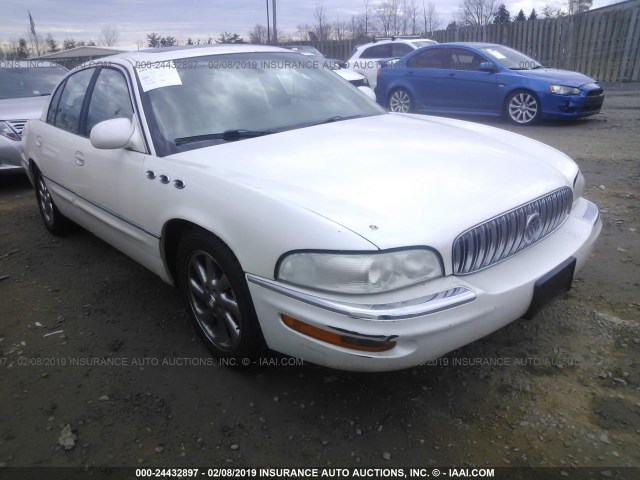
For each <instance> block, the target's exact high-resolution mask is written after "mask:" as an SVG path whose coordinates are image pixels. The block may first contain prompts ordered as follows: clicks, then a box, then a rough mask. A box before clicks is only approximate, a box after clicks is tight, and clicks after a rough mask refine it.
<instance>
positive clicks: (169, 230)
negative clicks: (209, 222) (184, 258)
mask: <svg viewBox="0 0 640 480" xmlns="http://www.w3.org/2000/svg"><path fill="white" fill-rule="evenodd" d="M192 231H200V232H204V233H206V234H208V235H212V236H214V237H215V238H216V239H217V240H218V241H220V242H221V243H222V244H224V246H225V247H226V248H227V249H228V250H229V252H231V254H232V255H233V256H234V258H235V259H236V261H237V262H238V264H240V261H239V260H238V257H237V255H236V254H235V253H234V251H233V250H232V249H231V247H229V244H228V243H227V242H225V241H224V239H222V238H220V236H219V235H216V234H215V233H214V232H212V231H211V230H208V229H206V228H204V227H202V226H200V225H198V224H197V223H194V222H192V221H190V220H185V219H182V218H172V219H171V220H168V221H167V222H166V223H165V224H164V227H163V228H162V235H161V237H160V253H161V255H162V261H163V262H164V266H165V270H166V271H167V275H168V277H169V279H170V280H171V282H172V283H173V284H174V285H175V284H176V273H177V272H176V267H177V265H176V263H177V262H176V260H177V256H178V246H179V245H180V241H181V240H182V238H184V236H185V235H186V234H187V233H189V232H192Z"/></svg>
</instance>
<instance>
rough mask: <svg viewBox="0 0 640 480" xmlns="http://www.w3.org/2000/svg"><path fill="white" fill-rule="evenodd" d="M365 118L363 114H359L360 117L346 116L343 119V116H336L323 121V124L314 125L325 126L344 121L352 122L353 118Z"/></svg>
mask: <svg viewBox="0 0 640 480" xmlns="http://www.w3.org/2000/svg"><path fill="white" fill-rule="evenodd" d="M363 116H364V115H362V114H358V115H348V116H346V117H343V116H342V115H335V116H333V117H329V118H327V119H326V120H323V121H321V122H318V123H314V124H313V125H323V124H325V123H333V122H341V121H343V120H351V119H353V118H361V117H363Z"/></svg>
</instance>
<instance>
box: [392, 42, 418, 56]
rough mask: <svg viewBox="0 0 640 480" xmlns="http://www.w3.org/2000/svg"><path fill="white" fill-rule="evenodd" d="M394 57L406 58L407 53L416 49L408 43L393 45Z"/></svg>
mask: <svg viewBox="0 0 640 480" xmlns="http://www.w3.org/2000/svg"><path fill="white" fill-rule="evenodd" d="M391 47H392V48H391V56H392V57H404V56H405V55H406V54H407V53H409V52H412V51H413V50H414V49H413V48H411V47H410V46H409V45H407V44H406V43H393V44H392V45H391Z"/></svg>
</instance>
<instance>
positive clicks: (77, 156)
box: [73, 152, 84, 167]
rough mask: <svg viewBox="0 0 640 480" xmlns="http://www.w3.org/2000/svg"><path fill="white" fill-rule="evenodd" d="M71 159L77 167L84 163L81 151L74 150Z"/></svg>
mask: <svg viewBox="0 0 640 480" xmlns="http://www.w3.org/2000/svg"><path fill="white" fill-rule="evenodd" d="M73 159H74V160H75V162H76V165H78V166H79V167H81V166H83V165H84V154H83V153H82V152H76V153H75V155H74V156H73Z"/></svg>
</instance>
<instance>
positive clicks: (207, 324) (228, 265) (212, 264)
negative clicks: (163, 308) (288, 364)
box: [177, 231, 264, 366]
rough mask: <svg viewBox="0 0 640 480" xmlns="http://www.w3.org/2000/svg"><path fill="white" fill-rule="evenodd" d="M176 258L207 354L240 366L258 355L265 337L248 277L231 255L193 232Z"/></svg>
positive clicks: (184, 293)
mask: <svg viewBox="0 0 640 480" xmlns="http://www.w3.org/2000/svg"><path fill="white" fill-rule="evenodd" d="M177 258H178V264H177V272H178V286H179V287H180V290H181V292H182V296H183V299H184V302H185V304H186V307H187V311H188V313H189V316H190V318H191V321H192V323H193V325H194V327H195V329H196V331H197V332H198V335H199V336H200V338H201V339H202V340H203V341H204V343H205V344H206V346H207V348H208V349H209V351H211V353H213V354H214V355H215V356H216V357H221V358H234V359H236V360H240V361H241V362H242V361H244V362H247V360H245V359H249V358H251V357H254V356H255V355H256V354H257V353H259V352H260V351H261V350H262V348H263V346H264V340H263V337H262V332H261V331H260V326H259V323H258V319H257V316H256V313H255V309H254V307H253V302H252V301H251V295H250V293H249V287H248V286H247V282H246V280H245V277H244V272H243V271H242V268H241V267H240V264H239V263H238V260H236V258H235V256H234V255H233V253H232V252H231V250H230V249H229V248H228V247H227V246H226V245H225V244H224V243H223V242H221V241H220V240H219V239H218V238H217V237H215V236H214V235H212V234H210V233H207V232H204V231H193V232H190V233H188V234H187V235H186V236H185V237H184V238H183V240H182V241H181V242H180V245H179V247H178V256H177ZM247 363H248V362H247ZM247 363H242V365H245V366H246V365H247ZM238 365H240V364H238Z"/></svg>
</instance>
